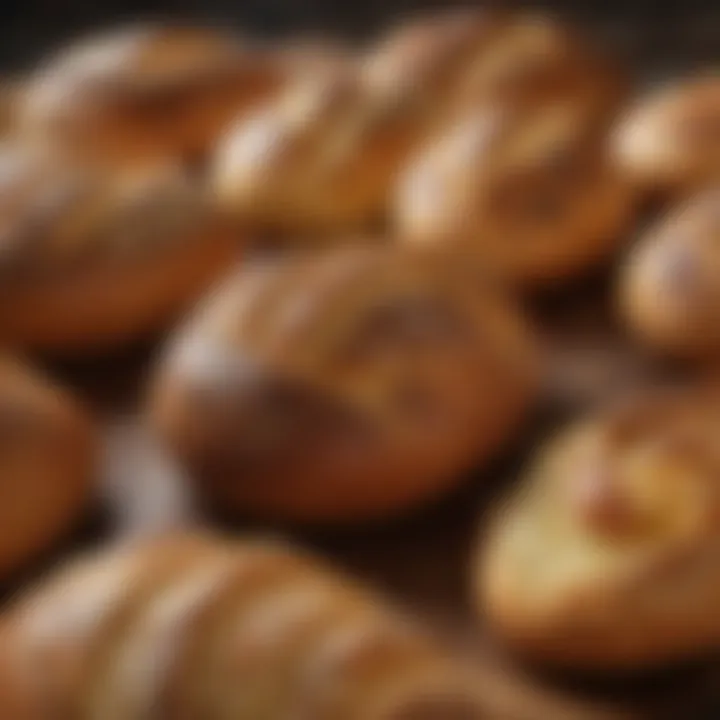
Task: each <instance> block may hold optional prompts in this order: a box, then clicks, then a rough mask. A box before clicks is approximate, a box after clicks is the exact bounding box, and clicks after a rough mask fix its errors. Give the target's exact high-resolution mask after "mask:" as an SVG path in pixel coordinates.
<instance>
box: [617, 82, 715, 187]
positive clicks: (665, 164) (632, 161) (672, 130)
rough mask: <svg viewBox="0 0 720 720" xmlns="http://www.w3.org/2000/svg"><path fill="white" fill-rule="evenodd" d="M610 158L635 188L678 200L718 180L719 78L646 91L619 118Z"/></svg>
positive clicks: (666, 85) (676, 83) (677, 83)
mask: <svg viewBox="0 0 720 720" xmlns="http://www.w3.org/2000/svg"><path fill="white" fill-rule="evenodd" d="M614 154H615V157H616V160H617V162H618V165H619V167H620V168H621V169H622V170H623V171H624V172H625V173H627V175H628V176H629V177H630V178H631V179H632V180H633V182H635V183H636V184H637V185H638V187H640V188H642V189H644V190H647V191H649V192H650V193H658V194H660V195H678V194H680V195H682V194H684V193H686V192H688V191H691V190H694V189H698V188H699V187H701V186H703V185H704V184H706V183H708V182H712V181H714V180H717V179H719V178H720V77H718V76H717V75H716V74H708V75H700V76H697V77H692V78H688V79H686V80H684V81H676V82H675V83H667V84H665V85H663V86H661V87H660V88H657V89H655V90H652V91H650V92H649V93H648V94H647V95H646V96H645V97H642V98H640V100H639V101H638V102H637V103H636V104H635V105H634V106H633V107H631V108H630V109H629V110H628V112H627V113H626V114H625V116H624V117H623V118H621V119H620V121H619V123H618V127H617V131H616V135H615V142H614Z"/></svg>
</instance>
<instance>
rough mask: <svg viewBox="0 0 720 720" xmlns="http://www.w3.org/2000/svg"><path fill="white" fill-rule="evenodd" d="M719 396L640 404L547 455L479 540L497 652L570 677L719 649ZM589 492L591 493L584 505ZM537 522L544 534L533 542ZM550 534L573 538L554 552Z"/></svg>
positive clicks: (679, 396)
mask: <svg viewBox="0 0 720 720" xmlns="http://www.w3.org/2000/svg"><path fill="white" fill-rule="evenodd" d="M717 398H718V388H717V386H716V385H712V386H700V387H697V388H690V389H688V388H680V389H675V390H672V391H668V392H667V393H663V394H654V393H650V394H644V395H641V396H638V397H636V398H633V399H631V400H630V401H629V402H628V403H627V404H626V405H624V406H621V407H619V408H616V409H613V408H611V409H610V410H609V411H608V412H606V413H604V414H601V415H600V416H598V417H597V418H592V419H589V420H588V421H586V422H585V423H582V424H580V425H578V426H576V427H575V428H571V429H570V430H569V431H568V432H567V433H566V434H564V435H560V437H559V438H558V439H557V441H556V442H555V444H553V445H551V446H550V448H549V449H548V450H546V451H545V452H543V453H541V455H540V457H539V459H538V462H537V463H536V464H535V466H534V468H535V469H534V471H533V472H531V474H530V477H529V478H527V479H526V481H525V482H524V484H523V485H522V486H521V487H520V488H518V489H517V490H516V491H515V493H514V495H513V496H512V497H511V498H509V500H508V502H507V504H505V505H503V506H501V507H500V508H498V512H497V514H496V516H495V518H494V519H493V522H492V523H491V525H490V527H489V529H488V530H487V532H485V533H483V538H482V546H480V547H479V548H478V555H477V557H476V563H475V566H474V570H473V576H474V585H475V596H476V599H477V603H478V609H479V610H480V611H482V612H483V613H484V614H485V616H486V617H488V618H489V620H490V625H491V627H492V628H494V630H495V632H496V633H497V634H498V636H499V637H500V638H501V639H502V640H503V641H504V642H506V643H508V644H509V645H510V646H511V647H512V648H513V649H514V650H516V651H517V652H519V653H520V654H522V655H526V656H528V657H529V658H531V659H533V660H534V661H537V662H541V663H549V664H554V665H558V666H563V667H574V668H575V669H576V670H578V671H582V670H587V671H590V670H594V671H597V670H604V671H638V670H647V669H652V668H656V667H659V666H665V665H670V664H672V663H676V662H681V661H684V660H688V659H692V658H695V657H700V656H702V655H704V654H710V653H711V652H713V651H714V650H716V648H717V646H718V642H720V625H718V621H717V612H716V610H717V607H718V602H720V582H718V578H717V573H716V572H715V568H716V566H717V562H718V557H720V537H718V533H717V527H718V525H717V519H718V517H719V515H720V486H718V483H717V477H718V476H717V462H718V455H717V449H716V442H715V436H714V435H713V432H712V428H714V427H715V426H716V424H717V422H718V415H717V409H716V407H717V406H716V403H717ZM588 443H590V444H588ZM583 448H584V449H583ZM592 448H594V449H592ZM642 448H645V450H644V452H645V453H646V454H645V455H643V456H641V455H640V454H639V453H640V452H641V450H642ZM633 452H634V453H635V455H634V456H633V455H632V453H633ZM633 457H634V458H635V459H634V460H632V462H634V463H635V465H632V464H631V459H632V458H633ZM641 457H644V458H645V462H650V461H651V458H654V460H652V462H654V463H655V464H654V465H652V466H651V467H652V474H649V473H650V470H645V474H644V475H639V474H637V473H639V472H640V471H639V470H634V471H633V469H632V468H633V467H638V466H637V463H639V462H640V459H641ZM562 463H565V464H564V465H562ZM553 469H554V470H553ZM633 472H634V473H635V474H633ZM588 473H590V476H588ZM587 480H591V481H592V483H593V484H594V486H595V490H596V491H595V492H594V493H593V494H592V496H587V495H585V496H584V498H582V502H581V503H580V504H578V499H580V498H578V497H577V491H578V490H581V488H580V484H581V483H582V482H586V481H587ZM610 494H611V495H612V498H610ZM611 499H612V503H611V505H612V507H610V506H609V505H608V502H609V501H610V500H611ZM543 508H545V509H544V510H543ZM551 508H552V512H551V511H550V509H551ZM543 512H544V513H550V515H549V516H548V518H547V520H546V521H543V522H545V525H544V526H543V527H545V530H544V531H540V530H535V531H531V530H530V529H531V528H537V527H538V525H537V523H538V522H539V521H540V513H543ZM551 518H554V520H552V521H551ZM521 527H525V528H526V530H527V531H528V532H530V535H529V536H528V537H526V538H525V540H521V538H520V536H518V535H517V532H518V531H519V530H518V529H519V528H521ZM558 527H560V528H565V527H567V528H568V529H567V530H564V531H563V532H564V535H562V538H563V540H562V544H560V542H561V541H560V540H559V539H557V538H556V539H553V537H552V533H556V532H557V528H558ZM513 528H514V529H513ZM572 528H574V529H572ZM513 537H514V538H515V539H514V540H513ZM601 547H605V548H606V550H605V551H603V553H609V555H605V554H603V553H600V554H598V548H601ZM513 548H514V549H513ZM583 548H584V550H583ZM580 551H582V552H584V553H585V554H584V555H583V558H584V559H583V562H580V560H579V558H578V557H577V553H578V552H580ZM528 554H530V555H532V561H531V563H530V564H528V557H526V556H527V555H528ZM568 558H570V559H569V560H568ZM573 558H574V559H573ZM566 562H575V563H576V565H573V567H574V568H575V570H574V577H572V578H570V576H569V575H568V573H567V572H565V573H564V574H563V573H562V572H560V570H562V568H563V563H566ZM553 573H555V574H553ZM553 578H555V579H553Z"/></svg>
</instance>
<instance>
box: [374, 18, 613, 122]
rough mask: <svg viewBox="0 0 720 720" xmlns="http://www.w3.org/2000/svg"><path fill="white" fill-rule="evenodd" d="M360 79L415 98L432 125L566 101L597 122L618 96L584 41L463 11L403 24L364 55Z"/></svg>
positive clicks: (548, 25) (605, 65) (554, 29)
mask: <svg viewBox="0 0 720 720" xmlns="http://www.w3.org/2000/svg"><path fill="white" fill-rule="evenodd" d="M364 72H365V74H366V76H367V78H368V81H369V83H370V84H371V85H372V86H373V87H375V88H376V89H379V90H380V91H381V92H385V93H387V94H390V95H393V94H400V95H402V94H406V95H407V94H412V95H414V96H415V97H416V98H417V100H418V103H419V106H421V107H425V108H426V109H427V110H428V111H430V112H431V113H432V115H433V116H434V117H435V119H436V124H437V122H438V121H441V122H446V121H447V120H448V118H452V117H454V116H455V115H456V114H458V113H463V112H465V111H467V110H468V109H470V108H477V107H479V106H488V105H492V104H494V103H496V102H503V103H507V102H512V103H513V104H520V105H522V106H524V107H528V106H533V105H535V104H537V103H541V104H547V103H552V102H568V101H572V102H574V103H578V104H580V105H582V106H583V107H584V108H585V109H586V111H587V112H589V113H592V114H593V115H595V116H597V117H604V116H607V115H608V113H613V112H614V111H615V110H616V109H617V107H618V104H619V103H620V101H621V100H622V98H623V97H624V95H625V82H624V80H623V79H622V76H621V74H620V73H619V72H618V71H617V69H616V68H614V67H613V66H612V65H611V63H610V62H609V61H608V60H607V58H604V57H603V56H602V55H601V53H600V52H599V51H598V50H597V49H596V48H594V47H593V44H592V42H591V41H590V40H589V39H587V38H584V37H583V36H582V33H580V32H579V31H578V30H576V29H575V28H571V27H568V26H565V25H564V24H562V23H560V22H558V21H556V20H555V19H553V18H551V17H549V16H545V15H541V14H537V13H529V12H524V13H516V12H500V11H496V10H493V11H488V10H486V9H483V10H477V9H467V8H466V9H461V10H450V11H446V12H443V13H435V14H431V15H426V16H423V17H420V18H417V19H414V20H411V21H404V22H402V23H400V24H399V25H398V26H396V27H394V28H392V29H391V30H390V31H389V32H388V33H386V35H385V36H384V37H382V38H381V40H380V41H379V42H378V43H377V44H376V46H375V47H373V48H372V49H371V51H370V52H369V54H368V56H367V58H366V60H365V69H364Z"/></svg>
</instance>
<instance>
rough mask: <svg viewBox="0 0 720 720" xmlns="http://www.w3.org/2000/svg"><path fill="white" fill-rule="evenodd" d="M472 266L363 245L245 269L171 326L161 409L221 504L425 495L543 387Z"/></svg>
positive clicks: (519, 336) (403, 502)
mask: <svg viewBox="0 0 720 720" xmlns="http://www.w3.org/2000/svg"><path fill="white" fill-rule="evenodd" d="M472 280H473V281H474V282H471V281H470V280H469V279H468V277H467V276H465V275H464V274H463V273H461V271H460V270H459V269H458V268H456V267H454V263H452V264H451V263H450V262H448V263H447V264H444V262H443V261H442V260H441V259H439V258H435V257H433V256H424V255H413V254H411V253H402V252H391V251H384V250H379V249H369V248H365V249H362V248H359V247H352V248H344V249H341V250H336V251H334V252H330V253H327V254H325V255H324V256H321V257H317V258H310V259H299V260H295V261H290V260H287V261H285V262H277V263H274V264H272V265H267V266H265V267H263V268H252V267H249V268H248V269H247V270H245V271H242V272H241V273H240V274H239V275H238V276H236V277H233V278H232V279H230V280H229V281H228V283H227V284H226V285H225V287H223V288H222V289H221V290H219V291H218V293H217V294H215V295H214V296H212V297H211V298H210V299H209V300H208V301H207V303H206V304H205V305H204V306H203V307H201V308H200V310H199V311H198V313H197V315H196V316H195V317H194V318H192V319H191V320H190V321H189V324H188V326H187V327H186V328H184V329H183V330H181V331H180V333H179V335H178V336H177V337H176V338H175V340H174V341H173V342H171V344H170V347H169V349H168V351H167V353H166V356H165V358H164V360H163V361H162V362H161V363H160V367H159V368H158V371H157V374H156V382H155V386H154V391H153V393H152V400H151V417H152V418H153V421H154V424H155V426H156V427H157V428H158V430H159V432H160V434H161V436H162V437H163V438H164V439H165V442H166V443H167V444H168V445H169V446H170V447H171V448H172V449H173V450H174V451H175V452H176V453H177V454H178V455H179V457H180V458H181V459H182V461H183V462H184V463H185V464H186V466H187V467H188V468H189V470H190V474H191V475H192V476H193V477H194V478H195V480H196V486H197V489H198V492H199V494H200V497H201V498H204V499H205V500H206V501H209V502H210V504H212V505H214V506H217V507H219V508H221V509H222V510H224V511H225V512H226V513H227V512H229V513H233V512H243V511H244V512H247V513H250V514H256V515H264V516H272V517H279V518H285V519H291V520H298V521H313V522H314V521H321V522H340V521H344V520H350V521H352V520H361V519H365V518H370V517H376V516H383V515H388V514H390V513H393V512H398V511H402V510H404V509H406V508H409V507H412V506H414V505H417V504H419V503H422V502H423V501H427V500H428V499H429V498H432V497H434V496H437V495H439V494H441V493H442V492H443V491H446V490H448V489H449V488H451V487H452V486H454V485H456V484H457V483H458V482H460V480H461V479H462V477H463V475H462V474H463V472H464V471H467V470H468V469H470V468H471V467H473V466H475V465H477V464H479V463H482V462H483V461H485V460H486V459H487V458H488V456H489V455H491V454H492V453H493V452H494V451H497V450H498V448H499V447H500V446H501V445H502V444H503V443H504V442H505V441H506V440H507V439H508V438H509V437H510V436H511V435H512V432H513V431H514V430H516V429H517V426H518V424H519V421H520V420H521V418H522V417H523V416H524V410H526V408H527V406H528V404H529V400H530V398H531V397H532V395H533V389H534V388H533V386H534V381H535V377H534V371H535V366H534V362H533V361H534V357H533V349H532V342H531V340H530V339H529V337H528V335H527V328H526V327H525V325H524V323H523V322H521V318H520V317H519V316H518V315H517V314H516V312H515V311H514V310H513V309H511V308H510V307H509V306H508V305H507V304H506V301H505V299H504V298H501V296H499V295H497V294H495V293H494V291H491V290H489V289H483V287H478V284H477V282H476V281H477V278H472Z"/></svg>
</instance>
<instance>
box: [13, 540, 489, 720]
mask: <svg viewBox="0 0 720 720" xmlns="http://www.w3.org/2000/svg"><path fill="white" fill-rule="evenodd" d="M4 633H5V634H4V636H3V643H2V648H3V651H4V652H5V655H6V656H7V657H9V658H11V663H8V664H9V665H11V667H9V668H7V669H6V670H5V671H4V672H3V675H2V676H0V682H2V683H3V684H4V685H5V686H6V687H7V688H8V692H12V693H13V694H14V695H15V697H16V704H17V705H18V706H20V704H21V703H22V704H24V706H25V714H24V715H16V716H13V719H14V720H40V719H41V718H48V717H52V718H61V717H62V718H65V717H68V718H70V717H72V718H78V719H80V718H82V719H83V720H142V719H147V720H150V718H166V717H167V718H173V719H174V720H190V719H191V718H203V720H230V718H232V719H233V720H260V718H262V719H263V720H284V719H286V718H290V717H292V718H298V719H300V718H302V719H303V720H305V719H307V720H311V719H312V720H420V719H422V720H473V719H475V718H477V719H478V720H479V719H480V718H486V717H487V715H486V714H485V713H484V712H483V711H482V705H481V701H480V698H479V697H478V693H477V691H476V690H475V689H474V688H475V683H474V682H473V678H472V676H469V675H468V671H467V668H465V667H462V666H461V665H460V664H459V663H457V662H454V661H451V660H450V659H448V657H446V656H445V655H443V653H442V652H441V651H440V650H439V649H438V648H437V647H436V646H435V644H434V642H433V641H432V640H430V639H429V638H428V637H426V636H425V635H424V634H423V633H422V632H421V631H419V629H418V628H416V627H414V626H413V625H412V624H411V623H410V622H408V621H407V620H405V619H404V618H402V617H401V616H399V615H396V614H395V613H394V612H393V611H392V610H390V609H388V608H387V607H385V606H383V605H382V603H381V602H380V601H379V600H378V599H376V598H375V597H373V596H372V595H369V594H367V593H366V592H365V591H364V590H362V589H360V588H358V587H355V586H353V585H352V584H351V583H350V582H349V581H348V580H347V579H345V578H343V577H342V576H339V575H335V574H333V573H332V572H329V571H328V570H326V569H325V568H324V567H322V566H321V565H320V564H319V563H318V562H317V561H315V560H314V559H312V558H310V557H305V556H304V555H302V554H301V553H299V552H298V551H296V550H294V549H292V548H290V547H286V546H283V545H281V544H272V543H269V542H261V541H255V542H253V541H245V542H237V543H236V542H232V543H230V542H224V541H220V540H213V539H211V538H205V537H200V536H179V537H174V538H164V539H162V540H154V541H150V542H147V541H145V542H144V543H143V544H141V545H138V546H131V547H124V548H123V549H120V550H115V551H114V552H104V553H103V552H101V553H97V555H95V556H91V557H87V558H83V559H81V560H79V561H76V562H75V563H74V564H72V565H70V566H69V567H67V568H65V569H63V570H61V571H59V572H57V573H56V574H55V575H54V576H52V577H51V578H50V579H49V580H48V581H46V582H45V583H44V585H42V586H41V587H40V588H39V589H37V590H36V591H34V592H33V593H31V594H30V597H26V598H25V599H24V600H23V601H21V602H20V603H19V604H18V605H17V606H16V607H15V608H14V609H12V610H11V613H10V615H9V617H8V618H7V620H6V624H5V627H4ZM0 687H2V686H1V685H0Z"/></svg>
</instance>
